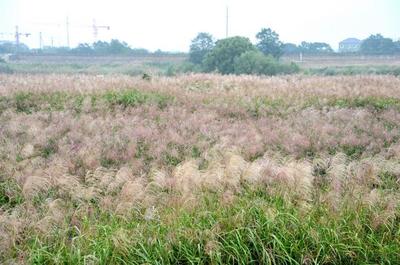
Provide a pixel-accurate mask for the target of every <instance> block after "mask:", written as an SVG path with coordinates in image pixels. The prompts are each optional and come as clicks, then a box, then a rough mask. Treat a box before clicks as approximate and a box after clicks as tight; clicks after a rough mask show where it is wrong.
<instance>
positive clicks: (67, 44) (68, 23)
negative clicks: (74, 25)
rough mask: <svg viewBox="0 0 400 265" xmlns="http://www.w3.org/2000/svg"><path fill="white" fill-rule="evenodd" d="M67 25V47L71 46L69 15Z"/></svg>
mask: <svg viewBox="0 0 400 265" xmlns="http://www.w3.org/2000/svg"><path fill="white" fill-rule="evenodd" d="M65 26H66V29H67V47H68V48H69V19H68V17H67V20H66V23H65Z"/></svg>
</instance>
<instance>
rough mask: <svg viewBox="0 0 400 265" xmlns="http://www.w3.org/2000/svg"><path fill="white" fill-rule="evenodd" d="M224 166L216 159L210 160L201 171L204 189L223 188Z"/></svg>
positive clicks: (214, 189) (216, 189)
mask: <svg viewBox="0 0 400 265" xmlns="http://www.w3.org/2000/svg"><path fill="white" fill-rule="evenodd" d="M224 178H225V166H224V165H223V164H221V162H220V161H218V160H211V161H210V163H209V165H208V167H207V169H204V170H202V171H201V185H202V187H203V188H204V189H206V190H212V191H222V190H223V189H224V184H223V182H224Z"/></svg>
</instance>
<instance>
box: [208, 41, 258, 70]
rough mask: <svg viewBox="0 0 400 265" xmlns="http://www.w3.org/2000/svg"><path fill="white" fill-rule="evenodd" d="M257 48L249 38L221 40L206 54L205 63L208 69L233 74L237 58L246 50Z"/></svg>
mask: <svg viewBox="0 0 400 265" xmlns="http://www.w3.org/2000/svg"><path fill="white" fill-rule="evenodd" d="M255 50H256V48H255V47H254V45H253V44H252V43H251V42H250V40H249V39H248V38H244V37H232V38H227V39H223V40H219V41H217V43H216V45H215V47H214V49H213V50H212V51H211V52H209V53H208V54H207V55H206V57H205V59H204V62H203V64H204V67H205V70H206V71H209V72H212V71H217V72H219V73H221V74H233V73H234V72H235V68H234V62H235V59H236V58H238V57H239V56H240V55H242V54H243V53H245V52H248V51H255Z"/></svg>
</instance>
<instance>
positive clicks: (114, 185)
mask: <svg viewBox="0 0 400 265" xmlns="http://www.w3.org/2000/svg"><path fill="white" fill-rule="evenodd" d="M132 179H133V175H132V170H131V169H130V168H128V167H122V168H120V169H119V170H118V172H117V173H116V174H115V178H114V179H113V180H112V181H111V183H109V185H108V187H107V192H108V193H113V192H116V191H118V190H119V189H120V188H121V187H122V186H123V185H124V184H125V183H126V182H127V181H129V180H132Z"/></svg>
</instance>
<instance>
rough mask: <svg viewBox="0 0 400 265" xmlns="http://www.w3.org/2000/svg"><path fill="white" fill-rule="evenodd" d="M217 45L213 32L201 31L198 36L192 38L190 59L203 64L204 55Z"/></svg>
mask: <svg viewBox="0 0 400 265" xmlns="http://www.w3.org/2000/svg"><path fill="white" fill-rule="evenodd" d="M214 46H215V42H214V39H213V37H212V35H211V34H209V33H205V32H200V33H199V34H198V35H197V36H196V38H194V39H193V40H192V43H191V45H190V51H189V61H190V62H192V63H194V64H201V63H202V62H203V60H204V57H205V56H206V54H207V53H208V52H210V51H211V50H212V49H213V48H214Z"/></svg>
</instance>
